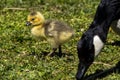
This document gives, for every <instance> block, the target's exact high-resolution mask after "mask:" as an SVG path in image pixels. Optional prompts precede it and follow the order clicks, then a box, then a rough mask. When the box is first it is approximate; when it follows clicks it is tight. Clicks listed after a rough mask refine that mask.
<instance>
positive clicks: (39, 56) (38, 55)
mask: <svg viewBox="0 0 120 80" xmlns="http://www.w3.org/2000/svg"><path fill="white" fill-rule="evenodd" d="M49 53H50V52H47V51H42V52H41V53H40V54H41V55H40V54H36V53H35V52H34V51H33V52H31V54H29V56H30V55H31V56H37V57H38V59H39V58H43V59H45V57H46V56H47V55H48V54H49ZM54 56H56V57H59V58H62V57H66V56H69V57H70V56H73V54H68V53H62V56H59V53H58V52H55V53H53V54H52V55H50V57H54Z"/></svg>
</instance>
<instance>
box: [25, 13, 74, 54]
mask: <svg viewBox="0 0 120 80" xmlns="http://www.w3.org/2000/svg"><path fill="white" fill-rule="evenodd" d="M26 25H27V26H30V25H32V27H31V33H32V35H33V36H35V37H37V38H40V39H41V38H42V39H46V40H47V41H48V43H49V44H50V45H51V47H52V52H50V53H49V54H48V55H49V56H50V55H52V54H53V53H55V51H56V50H57V48H59V52H58V53H59V56H62V50H61V45H62V44H63V43H65V42H67V41H68V40H70V39H71V38H72V36H73V35H74V30H73V29H72V28H71V27H69V26H68V25H67V24H65V23H63V22H61V21H58V20H45V19H44V16H43V15H42V14H41V13H40V12H31V13H30V14H29V15H28V19H27V23H26Z"/></svg>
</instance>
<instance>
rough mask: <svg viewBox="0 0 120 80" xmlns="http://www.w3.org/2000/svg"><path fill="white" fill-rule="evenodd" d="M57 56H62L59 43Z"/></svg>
mask: <svg viewBox="0 0 120 80" xmlns="http://www.w3.org/2000/svg"><path fill="white" fill-rule="evenodd" d="M58 56H59V57H61V56H62V49H61V45H59V52H58Z"/></svg>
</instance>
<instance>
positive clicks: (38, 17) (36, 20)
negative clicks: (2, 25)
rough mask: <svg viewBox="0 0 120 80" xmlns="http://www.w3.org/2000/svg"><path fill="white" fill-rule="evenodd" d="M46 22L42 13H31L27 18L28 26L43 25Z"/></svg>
mask: <svg viewBox="0 0 120 80" xmlns="http://www.w3.org/2000/svg"><path fill="white" fill-rule="evenodd" d="M44 21H45V19H44V16H43V15H42V14H41V13H40V12H31V13H30V14H29V15H28V17H27V22H26V25H27V26H30V25H32V26H36V25H41V24H43V23H44Z"/></svg>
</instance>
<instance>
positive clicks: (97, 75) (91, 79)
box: [83, 61, 120, 80]
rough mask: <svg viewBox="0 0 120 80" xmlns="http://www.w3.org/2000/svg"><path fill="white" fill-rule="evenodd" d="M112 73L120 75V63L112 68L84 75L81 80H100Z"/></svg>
mask: <svg viewBox="0 0 120 80" xmlns="http://www.w3.org/2000/svg"><path fill="white" fill-rule="evenodd" d="M112 73H120V61H119V62H118V63H117V64H116V65H115V66H114V67H112V68H110V69H106V70H96V72H95V73H93V74H90V75H86V76H85V77H84V79H83V80H96V79H102V78H104V77H106V76H108V75H110V74H112Z"/></svg>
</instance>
